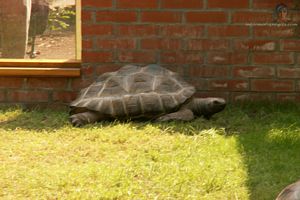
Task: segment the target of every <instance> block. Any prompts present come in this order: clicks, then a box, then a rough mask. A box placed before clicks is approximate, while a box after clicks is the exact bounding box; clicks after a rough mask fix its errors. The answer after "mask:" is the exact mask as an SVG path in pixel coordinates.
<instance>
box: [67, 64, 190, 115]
mask: <svg viewBox="0 0 300 200" xmlns="http://www.w3.org/2000/svg"><path fill="white" fill-rule="evenodd" d="M194 93H195V88H194V87H193V86H191V85H189V84H188V83H186V82H185V81H184V80H183V79H181V78H180V77H179V76H178V75H177V74H176V73H174V72H172V71H169V70H167V69H165V68H162V67H160V66H159V65H154V64H152V65H147V66H145V67H138V66H134V65H126V66H124V67H122V68H121V69H119V70H118V71H116V72H109V73H104V74H102V75H101V76H99V78H98V79H97V80H96V81H95V82H94V83H93V84H91V85H90V86H89V87H87V88H84V89H82V90H81V92H80V94H79V97H78V98H77V99H76V100H75V101H73V102H72V103H71V104H70V107H71V113H72V114H76V113H81V112H85V111H87V110H92V111H97V112H99V113H101V114H104V115H107V116H110V117H113V118H138V117H155V116H158V115H161V114H166V113H170V112H173V111H175V110H177V109H179V107H180V106H181V105H182V104H184V103H185V102H186V101H187V100H188V99H189V98H191V97H192V96H193V94H194Z"/></svg>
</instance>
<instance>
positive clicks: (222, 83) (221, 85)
mask: <svg viewBox="0 0 300 200" xmlns="http://www.w3.org/2000/svg"><path fill="white" fill-rule="evenodd" d="M208 87H209V89H210V90H225V91H245V90H248V89H249V83H248V81H246V80H210V81H209V86H208Z"/></svg>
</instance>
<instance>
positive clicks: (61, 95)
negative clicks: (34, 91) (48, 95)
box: [53, 91, 77, 103]
mask: <svg viewBox="0 0 300 200" xmlns="http://www.w3.org/2000/svg"><path fill="white" fill-rule="evenodd" d="M76 97H77V92H69V91H68V92H67V91H60V92H53V101H55V102H57V101H58V102H63V103H70V102H71V101H73V100H75V99H76Z"/></svg>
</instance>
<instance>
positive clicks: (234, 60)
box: [207, 52, 248, 65]
mask: <svg viewBox="0 0 300 200" xmlns="http://www.w3.org/2000/svg"><path fill="white" fill-rule="evenodd" d="M247 61H248V54H246V53H237V52H232V53H228V52H211V53H208V55H207V63H208V64H218V65H227V64H246V63H247Z"/></svg>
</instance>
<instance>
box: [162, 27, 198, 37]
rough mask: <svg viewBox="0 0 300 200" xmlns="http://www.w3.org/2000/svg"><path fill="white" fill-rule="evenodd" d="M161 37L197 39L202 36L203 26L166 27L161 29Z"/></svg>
mask: <svg viewBox="0 0 300 200" xmlns="http://www.w3.org/2000/svg"><path fill="white" fill-rule="evenodd" d="M161 35H162V36H166V37H178V38H182V37H190V38H198V37H202V36H203V35H204V26H187V25H186V26H183V25H166V26H163V27H162V30H161Z"/></svg>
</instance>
